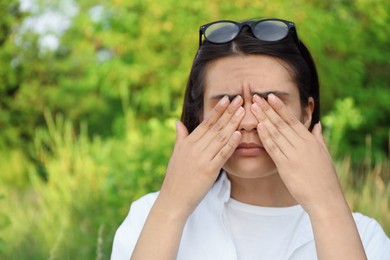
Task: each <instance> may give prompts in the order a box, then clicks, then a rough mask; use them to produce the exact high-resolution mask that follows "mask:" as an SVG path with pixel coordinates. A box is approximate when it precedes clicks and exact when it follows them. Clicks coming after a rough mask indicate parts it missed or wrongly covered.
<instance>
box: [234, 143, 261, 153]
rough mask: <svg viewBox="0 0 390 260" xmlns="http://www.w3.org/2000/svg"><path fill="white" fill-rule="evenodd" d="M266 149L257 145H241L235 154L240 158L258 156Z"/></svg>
mask: <svg viewBox="0 0 390 260" xmlns="http://www.w3.org/2000/svg"><path fill="white" fill-rule="evenodd" d="M264 152H265V150H264V148H263V147H262V146H261V145H259V144H256V143H241V144H240V145H239V146H238V147H237V148H236V150H235V151H234V153H235V154H236V155H240V156H258V155H260V154H262V153H264Z"/></svg>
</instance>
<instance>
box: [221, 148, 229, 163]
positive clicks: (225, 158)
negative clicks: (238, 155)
mask: <svg viewBox="0 0 390 260" xmlns="http://www.w3.org/2000/svg"><path fill="white" fill-rule="evenodd" d="M219 157H220V158H221V159H223V160H227V159H229V157H230V153H228V152H227V151H226V150H225V149H222V150H221V151H220V152H219Z"/></svg>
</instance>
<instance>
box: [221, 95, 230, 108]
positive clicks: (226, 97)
mask: <svg viewBox="0 0 390 260" xmlns="http://www.w3.org/2000/svg"><path fill="white" fill-rule="evenodd" d="M228 101H229V97H228V96H224V97H223V98H222V99H221V100H220V101H219V104H220V105H222V106H223V105H226V103H227V102H228Z"/></svg>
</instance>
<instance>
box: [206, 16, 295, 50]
mask: <svg viewBox="0 0 390 260" xmlns="http://www.w3.org/2000/svg"><path fill="white" fill-rule="evenodd" d="M244 26H248V27H249V28H250V29H251V31H252V33H253V35H254V36H255V37H256V38H257V39H258V40H260V41H264V42H276V41H280V40H283V39H285V38H286V37H287V36H288V35H289V34H290V33H291V34H292V36H293V37H294V40H295V41H296V42H297V44H298V45H299V40H298V35H297V32H296V29H295V24H294V23H293V22H290V21H286V20H282V19H277V18H270V19H263V20H257V21H246V22H242V23H239V22H235V21H229V20H220V21H215V22H212V23H208V24H205V25H202V26H201V27H200V28H199V47H200V46H201V45H202V36H204V38H205V39H206V40H207V41H208V42H211V43H214V44H222V43H228V42H230V41H233V40H234V39H235V38H236V37H237V36H238V35H239V34H240V32H241V30H242V28H243V27H244Z"/></svg>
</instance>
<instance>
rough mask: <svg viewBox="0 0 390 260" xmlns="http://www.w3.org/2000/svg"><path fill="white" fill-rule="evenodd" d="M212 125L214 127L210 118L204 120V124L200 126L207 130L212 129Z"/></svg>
mask: <svg viewBox="0 0 390 260" xmlns="http://www.w3.org/2000/svg"><path fill="white" fill-rule="evenodd" d="M212 125H213V122H212V121H211V119H210V118H207V119H205V120H203V122H202V123H201V124H200V126H201V127H203V128H205V129H210V128H211V126H212Z"/></svg>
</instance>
